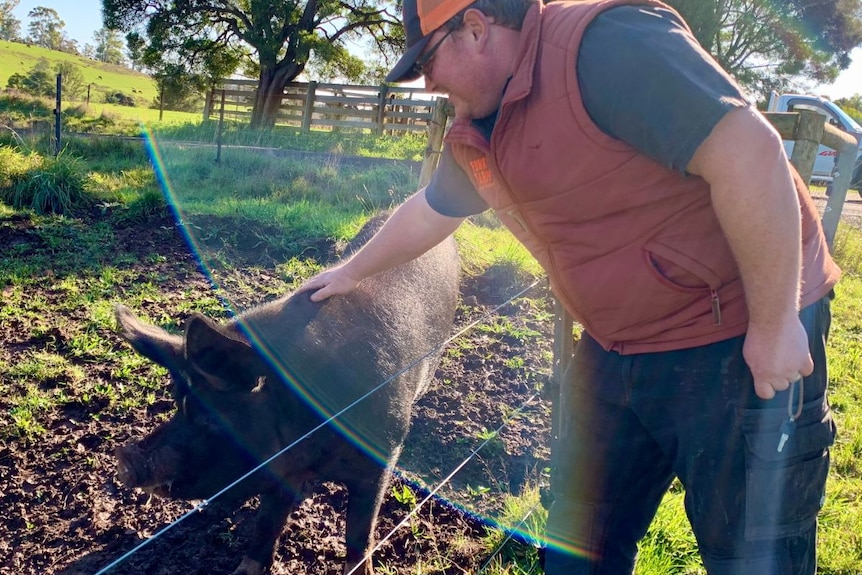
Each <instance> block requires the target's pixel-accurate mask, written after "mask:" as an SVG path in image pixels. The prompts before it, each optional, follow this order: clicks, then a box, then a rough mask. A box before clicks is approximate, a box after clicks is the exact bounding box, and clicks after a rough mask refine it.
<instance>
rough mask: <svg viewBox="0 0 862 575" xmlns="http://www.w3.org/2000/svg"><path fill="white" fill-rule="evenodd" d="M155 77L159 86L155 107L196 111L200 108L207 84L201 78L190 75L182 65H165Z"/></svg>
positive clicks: (154, 102)
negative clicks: (203, 83)
mask: <svg viewBox="0 0 862 575" xmlns="http://www.w3.org/2000/svg"><path fill="white" fill-rule="evenodd" d="M153 78H154V79H155V80H156V85H157V86H158V88H159V95H158V97H157V98H156V99H155V100H154V101H153V106H152V107H154V108H161V107H164V108H165V109H168V110H179V111H181V112H194V111H196V110H199V109H200V101H201V97H202V93H203V91H204V90H205V89H206V86H204V85H202V82H201V78H199V77H196V76H189V75H187V74H186V72H185V70H183V69H182V67H174V66H165V67H164V68H162V69H161V70H159V71H158V72H156V73H155V74H153Z"/></svg>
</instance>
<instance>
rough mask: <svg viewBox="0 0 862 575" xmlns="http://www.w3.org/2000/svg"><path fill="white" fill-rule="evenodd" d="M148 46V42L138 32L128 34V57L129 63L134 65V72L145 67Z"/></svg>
mask: <svg viewBox="0 0 862 575" xmlns="http://www.w3.org/2000/svg"><path fill="white" fill-rule="evenodd" d="M146 45H147V43H146V41H145V40H144V39H143V38H141V35H140V34H138V33H137V32H129V33H128V34H126V56H128V58H129V62H131V63H132V69H133V70H136V69H138V68H139V67H141V66H142V65H143V61H144V48H145V47H146Z"/></svg>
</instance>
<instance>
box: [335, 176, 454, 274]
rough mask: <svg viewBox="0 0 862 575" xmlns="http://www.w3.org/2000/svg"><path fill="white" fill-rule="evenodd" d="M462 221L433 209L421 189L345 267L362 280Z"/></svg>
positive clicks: (418, 251) (419, 250) (411, 256)
mask: <svg viewBox="0 0 862 575" xmlns="http://www.w3.org/2000/svg"><path fill="white" fill-rule="evenodd" d="M462 221H463V218H451V217H447V216H443V215H440V214H438V213H437V212H435V211H434V210H433V209H432V208H431V207H430V206H429V205H428V202H427V201H426V200H425V193H424V190H420V191H419V192H417V193H416V194H414V195H413V196H412V197H410V198H409V199H408V200H407V201H405V202H404V203H403V204H401V206H399V207H398V209H397V210H395V212H393V214H392V216H390V218H389V219H388V220H387V221H386V223H385V224H384V226H383V227H382V228H380V230H379V231H378V232H377V234H375V236H374V237H373V238H372V239H371V240H370V241H369V242H368V243H367V244H366V245H365V246H363V248H362V249H361V250H359V251H358V252H357V253H356V254H355V255H354V256H353V257H351V258H350V260H348V261H347V263H345V264H344V266H343V267H344V270H345V271H346V272H347V273H349V274H350V276H351V277H353V278H355V279H356V280H357V281H361V280H362V279H365V278H367V277H370V276H372V275H374V274H376V273H379V272H381V271H383V270H386V269H389V268H392V267H395V266H397V265H400V264H403V263H406V262H408V261H411V260H413V259H415V258H417V257H419V256H420V255H422V254H423V253H425V252H426V251H428V250H429V249H431V248H432V247H434V246H436V245H437V244H438V243H440V242H441V241H443V240H444V239H446V238H447V237H448V236H449V235H450V234H452V232H454V231H455V229H456V228H457V227H458V226H459V225H460V224H461V222H462Z"/></svg>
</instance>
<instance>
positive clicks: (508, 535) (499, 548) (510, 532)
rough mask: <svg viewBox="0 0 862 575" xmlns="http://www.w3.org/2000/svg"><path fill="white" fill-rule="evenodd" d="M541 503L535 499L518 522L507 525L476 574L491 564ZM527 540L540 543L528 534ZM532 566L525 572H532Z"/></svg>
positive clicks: (479, 574) (479, 573)
mask: <svg viewBox="0 0 862 575" xmlns="http://www.w3.org/2000/svg"><path fill="white" fill-rule="evenodd" d="M541 504H542V503H541V501H537V502H536V503H534V504H533V505H532V506H531V507H530V508H529V509H528V510H527V512H526V513H525V514H524V516H523V517H522V518H521V520H520V521H518V523H516V524H515V525H514V526H512V527H508V528H506V529H505V531H506V537H505V538H504V539H503V540H502V541H501V542H500V544H499V545H497V547H495V548H494V550H493V551H492V552H491V555H489V556H488V558H487V559H486V560H485V562H484V563H482V565H481V566H480V567H479V570H478V571H476V575H481V574H482V573H484V572H485V569H487V568H488V567H490V566H491V562H492V561H493V560H494V558H495V557H497V556H498V555H499V554H500V553H502V551H503V547H505V546H506V543H508V542H509V541H511V540H512V539H513V538H514V537H515V534H516V533H518V531H519V530H520V529H521V528H522V527H523V526H524V524H526V523H527V520H528V519H529V518H530V517H531V516H532V515H533V513H535V512H536V509H538V508H539V506H540V505H541ZM527 542H528V543H533V544H535V543H541V541H538V540H536V539H535V538H533V537H531V536H528V538H527ZM533 568H534V565H530V570H529V571H527V573H528V574H529V573H532V572H533Z"/></svg>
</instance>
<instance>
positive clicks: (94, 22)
mask: <svg viewBox="0 0 862 575" xmlns="http://www.w3.org/2000/svg"><path fill="white" fill-rule="evenodd" d="M37 6H44V7H45V8H53V9H54V10H56V11H57V14H58V15H59V16H60V19H61V20H63V22H65V23H66V26H65V30H66V34H67V35H68V36H69V38H71V39H72V40H77V41H78V45H79V46H81V47H83V46H84V44H94V43H95V42H94V41H93V33H94V32H95V31H96V30H98V29H99V28H101V27H102V2H101V0H20V4H19V5H18V8H16V9H15V12H14V14H15V17H16V18H18V19H19V20H20V21H21V32H22V34H24V35H26V34H27V25H28V24H29V22H30V19H29V18H28V17H27V13H28V12H29V11H30V10H32V9H33V8H35V7H37ZM851 56H852V58H853V63H852V64H851V65H850V67H849V68H847V69H846V70H844V71H843V72H842V73H841V75H840V76H838V79H837V80H836V81H835V82H834V83H832V84H829V85H821V86H816V87H814V88H813V89H812V90H811V91H812V92H814V93H815V94H817V95H820V96H826V97H828V98H831V99H836V98H847V97H850V96H853V95H856V94H862V47H860V48H856V49H855V50H854V51H853V52H851Z"/></svg>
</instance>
